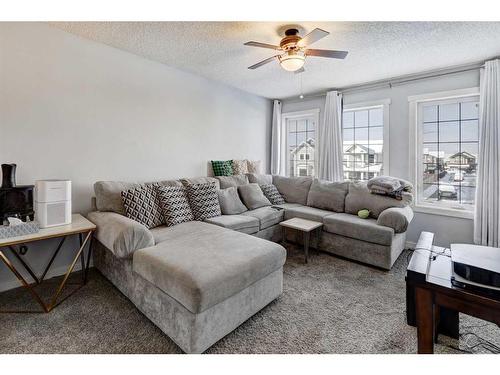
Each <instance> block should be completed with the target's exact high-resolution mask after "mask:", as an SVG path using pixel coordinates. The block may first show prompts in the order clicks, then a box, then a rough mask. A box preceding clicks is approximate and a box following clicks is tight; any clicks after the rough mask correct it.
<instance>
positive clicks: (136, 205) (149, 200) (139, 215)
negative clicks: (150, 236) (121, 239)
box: [121, 184, 163, 229]
mask: <svg viewBox="0 0 500 375" xmlns="http://www.w3.org/2000/svg"><path fill="white" fill-rule="evenodd" d="M121 196H122V202H123V206H124V207H125V213H126V215H127V217H128V218H130V219H132V220H135V221H137V222H139V223H141V224H142V225H144V226H146V227H147V228H148V229H151V228H155V227H158V226H160V225H162V224H163V215H162V212H161V208H160V202H159V200H158V194H156V189H155V185H152V184H148V185H141V186H139V187H136V188H133V189H129V190H125V191H122V192H121Z"/></svg>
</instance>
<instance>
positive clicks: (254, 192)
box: [238, 184, 271, 210]
mask: <svg viewBox="0 0 500 375" xmlns="http://www.w3.org/2000/svg"><path fill="white" fill-rule="evenodd" d="M238 193H240V197H241V200H242V201H243V203H244V204H245V206H247V208H248V209H249V210H255V209H256V208H259V207H264V206H270V205H271V202H269V199H267V198H266V197H265V195H264V193H263V192H262V190H261V188H260V186H259V185H258V184H247V185H241V186H238Z"/></svg>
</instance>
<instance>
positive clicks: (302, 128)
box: [282, 109, 319, 177]
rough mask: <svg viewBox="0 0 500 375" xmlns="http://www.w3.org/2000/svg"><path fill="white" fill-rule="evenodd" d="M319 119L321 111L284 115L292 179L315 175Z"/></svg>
mask: <svg viewBox="0 0 500 375" xmlns="http://www.w3.org/2000/svg"><path fill="white" fill-rule="evenodd" d="M318 117H319V109H314V110H311V111H304V112H293V113H284V114H283V117H282V124H283V126H284V129H285V132H286V150H287V171H288V175H289V176H290V177H297V176H314V175H315V171H316V164H315V163H316V159H317V158H316V130H317V123H318Z"/></svg>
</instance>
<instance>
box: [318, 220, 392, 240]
mask: <svg viewBox="0 0 500 375" xmlns="http://www.w3.org/2000/svg"><path fill="white" fill-rule="evenodd" d="M323 224H324V227H323V228H324V230H325V231H327V232H330V233H335V234H339V235H341V236H345V237H349V238H354V239H356V240H362V241H366V242H371V243H376V244H379V245H386V246H390V245H391V243H392V239H393V237H394V229H392V228H389V227H385V226H382V225H378V224H377V221H376V220H374V219H361V218H360V217H358V216H357V215H351V214H346V213H335V214H331V215H328V216H325V217H324V218H323Z"/></svg>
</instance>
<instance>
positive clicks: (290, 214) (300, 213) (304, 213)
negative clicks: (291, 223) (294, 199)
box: [285, 206, 332, 223]
mask: <svg viewBox="0 0 500 375" xmlns="http://www.w3.org/2000/svg"><path fill="white" fill-rule="evenodd" d="M331 214H332V211H327V210H322V209H320V208H315V207H308V206H299V207H292V208H288V209H286V210H285V220H288V219H293V218H294V217H299V218H301V219H306V220H312V221H318V222H320V223H322V222H323V218H324V217H325V216H328V215H331Z"/></svg>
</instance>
